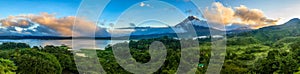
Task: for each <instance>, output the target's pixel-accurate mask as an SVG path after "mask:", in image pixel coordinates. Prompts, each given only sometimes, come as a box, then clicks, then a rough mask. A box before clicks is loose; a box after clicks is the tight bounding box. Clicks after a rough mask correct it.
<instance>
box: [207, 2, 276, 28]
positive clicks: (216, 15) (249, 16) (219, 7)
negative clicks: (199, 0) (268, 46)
mask: <svg viewBox="0 0 300 74" xmlns="http://www.w3.org/2000/svg"><path fill="white" fill-rule="evenodd" d="M203 17H204V18H206V19H207V20H208V21H209V22H212V23H216V24H223V25H229V24H241V25H249V26H250V27H251V28H254V29H257V28H261V27H265V26H271V25H275V24H276V23H277V22H278V21H279V19H277V20H274V19H268V18H267V17H266V16H265V15H264V13H263V12H262V11H261V10H258V9H249V8H247V7H246V6H244V5H241V6H239V7H235V8H231V7H225V6H223V4H221V3H219V2H216V3H213V4H212V7H211V8H207V9H206V10H205V11H204V13H203Z"/></svg>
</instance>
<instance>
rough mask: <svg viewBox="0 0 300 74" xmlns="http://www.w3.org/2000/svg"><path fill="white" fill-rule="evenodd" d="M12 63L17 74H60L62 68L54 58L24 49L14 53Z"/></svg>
mask: <svg viewBox="0 0 300 74" xmlns="http://www.w3.org/2000/svg"><path fill="white" fill-rule="evenodd" d="M13 61H14V62H15V63H16V65H17V66H18V67H19V68H18V69H17V73H19V74H61V72H62V68H61V66H60V64H59V62H58V60H57V59H56V58H55V56H53V55H51V54H48V53H44V52H39V51H36V50H30V49H24V50H19V51H16V53H14V58H13Z"/></svg>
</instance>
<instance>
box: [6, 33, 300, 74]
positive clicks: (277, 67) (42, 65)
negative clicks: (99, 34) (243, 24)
mask: <svg viewBox="0 0 300 74" xmlns="http://www.w3.org/2000/svg"><path fill="white" fill-rule="evenodd" d="M198 40H199V45H200V46H199V47H192V48H189V49H193V50H199V52H200V54H199V56H200V57H199V59H200V61H199V64H201V66H200V65H199V67H197V71H196V73H197V74H204V73H205V72H206V70H207V67H208V65H209V59H210V56H211V42H210V39H209V38H207V39H198ZM154 41H160V42H162V43H163V44H164V45H165V47H166V49H167V56H166V60H165V62H164V64H163V65H162V66H161V67H160V68H159V69H158V70H157V71H156V72H154V74H161V73H163V74H174V73H176V71H177V69H178V66H179V61H180V57H181V53H180V52H181V51H184V50H185V49H181V48H180V42H179V40H176V39H172V38H169V37H161V38H153V39H142V40H138V41H130V42H129V48H130V53H131V54H132V56H133V58H134V59H135V60H136V61H137V62H140V63H147V62H148V61H149V60H150V58H151V57H150V54H149V51H148V48H149V45H150V44H151V43H152V42H154ZM122 44H128V43H127V42H124V43H118V44H115V45H122ZM0 48H1V50H0V73H1V74H78V73H79V72H84V73H87V74H94V73H97V72H92V71H87V70H78V69H77V67H76V64H75V62H74V57H78V55H74V54H73V53H72V51H70V50H68V49H70V47H68V46H65V45H61V46H53V45H47V46H44V47H41V46H34V47H30V46H29V45H28V44H25V43H12V42H7V43H3V44H1V45H0ZM82 51H85V49H82ZM87 51H88V50H87ZM96 53H97V56H98V58H99V62H100V63H101V65H102V66H103V68H104V70H105V71H106V73H108V74H115V73H118V74H128V73H129V74H130V72H128V71H126V70H125V69H124V68H122V67H121V66H120V65H119V64H118V63H117V62H116V59H115V57H114V54H113V50H112V45H109V46H107V47H106V48H105V50H97V52H96ZM91 59H92V57H91ZM86 60H89V59H86V58H85V59H84V60H80V61H86ZM86 63H88V62H86ZM299 63H300V37H286V38H282V39H280V40H277V41H262V40H259V39H256V38H255V37H239V36H233V37H231V38H228V39H227V47H226V57H225V61H224V64H223V67H222V70H221V74H244V73H251V74H252V73H259V74H269V73H280V74H293V73H294V74H300V64H299Z"/></svg>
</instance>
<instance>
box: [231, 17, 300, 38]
mask: <svg viewBox="0 0 300 74" xmlns="http://www.w3.org/2000/svg"><path fill="white" fill-rule="evenodd" d="M234 36H240V37H255V38H257V39H259V40H262V41H265V40H270V41H277V40H280V39H282V38H284V37H298V36H300V19H299V18H294V19H291V20H289V21H288V22H286V23H284V24H282V25H275V26H269V27H264V28H260V29H257V30H252V31H248V32H243V33H237V34H231V35H229V37H234Z"/></svg>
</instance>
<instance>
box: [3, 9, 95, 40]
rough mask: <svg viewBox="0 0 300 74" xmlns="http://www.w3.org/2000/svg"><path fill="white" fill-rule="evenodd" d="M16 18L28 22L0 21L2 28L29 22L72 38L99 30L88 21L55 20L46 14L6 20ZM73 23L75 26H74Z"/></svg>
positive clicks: (11, 17) (73, 17)
mask: <svg viewBox="0 0 300 74" xmlns="http://www.w3.org/2000/svg"><path fill="white" fill-rule="evenodd" d="M17 18H25V19H28V20H22V21H17V22H9V21H13V20H3V21H1V23H2V26H24V25H26V26H27V24H28V23H30V22H29V20H30V21H31V22H34V23H37V24H39V25H42V26H46V27H48V28H50V29H53V30H55V31H57V32H58V33H60V34H61V35H63V36H72V33H73V34H74V35H75V36H88V35H93V34H95V32H96V31H98V30H99V29H100V28H99V27H97V26H96V25H95V23H93V22H91V21H88V20H84V19H82V18H76V17H75V16H67V17H61V18H57V17H55V15H53V14H48V13H41V14H39V15H33V14H30V15H20V16H10V17H8V18H7V19H17ZM75 22H76V24H77V25H74V24H75ZM73 26H76V28H75V29H73Z"/></svg>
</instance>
